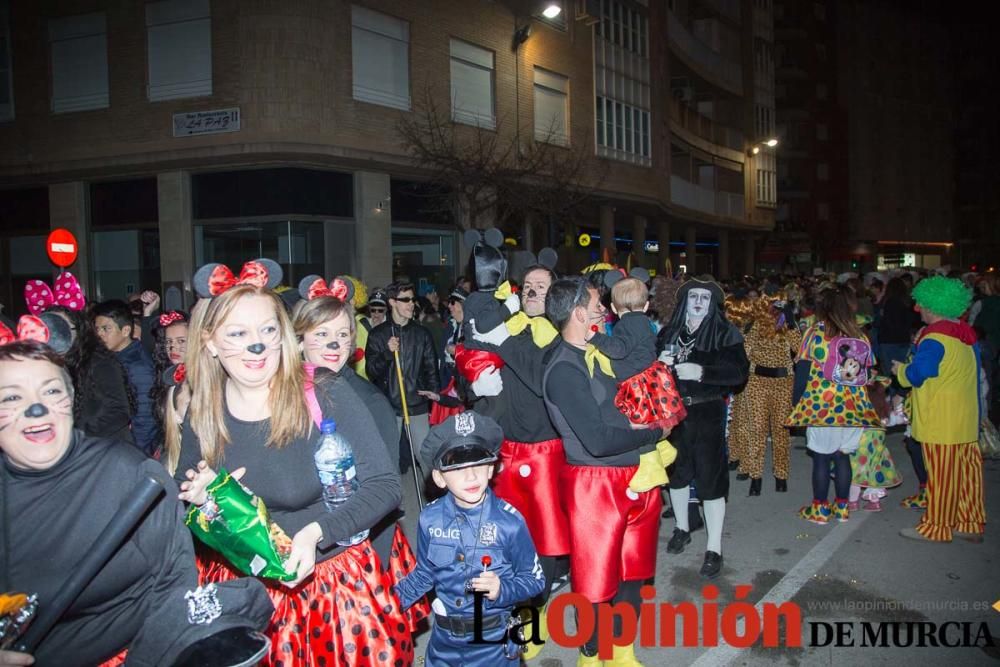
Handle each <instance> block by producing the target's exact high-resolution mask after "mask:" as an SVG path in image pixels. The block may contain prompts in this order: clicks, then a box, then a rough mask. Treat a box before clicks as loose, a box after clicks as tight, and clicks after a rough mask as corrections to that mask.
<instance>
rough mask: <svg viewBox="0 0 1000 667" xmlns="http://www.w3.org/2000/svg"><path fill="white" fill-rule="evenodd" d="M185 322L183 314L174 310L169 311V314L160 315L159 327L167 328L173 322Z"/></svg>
mask: <svg viewBox="0 0 1000 667" xmlns="http://www.w3.org/2000/svg"><path fill="white" fill-rule="evenodd" d="M186 321H187V317H186V316H185V315H184V313H179V312H177V311H176V310H171V311H170V312H169V313H163V314H162V315H160V326H161V327H169V326H170V325H171V324H174V323H175V322H186Z"/></svg>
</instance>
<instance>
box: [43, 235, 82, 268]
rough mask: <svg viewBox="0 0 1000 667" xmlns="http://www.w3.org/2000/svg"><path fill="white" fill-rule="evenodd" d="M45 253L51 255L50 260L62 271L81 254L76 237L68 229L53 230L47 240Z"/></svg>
mask: <svg viewBox="0 0 1000 667" xmlns="http://www.w3.org/2000/svg"><path fill="white" fill-rule="evenodd" d="M45 251H46V252H47V253H48V254H49V259H50V260H51V261H52V263H53V264H55V265H56V266H58V267H59V268H61V269H65V268H66V267H68V266H70V265H72V264H73V262H75V261H76V255H77V253H78V252H79V246H78V245H77V243H76V237H75V236H73V232H71V231H69V230H68V229H62V228H59V229H53V230H52V232H51V233H50V234H49V237H48V238H47V239H45Z"/></svg>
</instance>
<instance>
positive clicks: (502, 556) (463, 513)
mask: <svg viewBox="0 0 1000 667" xmlns="http://www.w3.org/2000/svg"><path fill="white" fill-rule="evenodd" d="M477 532H478V536H477V534H476V533H477ZM477 538H478V539H477ZM483 556H489V557H490V560H491V562H490V567H489V569H490V570H492V571H493V572H496V573H497V576H498V577H500V595H499V596H498V597H497V599H496V600H495V601H491V600H489V599H487V598H484V599H483V603H484V604H483V615H484V616H493V615H495V614H498V613H501V612H507V613H509V612H510V611H511V610H512V609H513V608H514V606H515V605H517V604H518V603H521V602H527V601H528V600H530V599H531V598H533V597H534V596H536V595H538V594H539V593H541V591H542V587H543V586H544V585H545V576H544V575H543V574H542V567H541V565H540V564H539V563H538V554H537V552H536V551H535V544H534V542H532V541H531V535H530V534H529V533H528V527H527V525H526V524H525V523H524V517H522V516H521V514H520V513H519V512H518V511H517V510H516V509H514V507H513V506H512V505H510V504H509V503H507V502H505V501H503V500H500V499H499V498H497V497H496V496H495V495H493V492H492V491H487V492H486V498H485V499H484V500H483V502H482V503H481V504H480V505H479V506H478V507H474V508H472V509H463V508H460V507H459V506H458V505H456V504H455V499H454V497H453V496H452V495H451V494H448V495H446V496H444V497H443V498H439V499H437V500H435V501H434V502H432V503H431V504H429V505H427V507H425V508H424V511H423V512H421V513H420V528H419V534H418V536H417V566H416V567H415V568H414V569H413V571H412V572H410V574H409V575H408V576H407V577H406V578H405V579H403V580H402V581H401V582H399V584H397V586H396V592H397V593H398V594H399V599H400V602H401V603H402V605H403V609H407V608H408V607H410V606H411V605H413V603H415V602H416V601H417V600H419V599H420V598H421V597H423V596H424V595H425V594H426V593H428V592H429V591H430V590H431V589H432V588H433V589H435V590H436V591H437V597H438V599H439V600H440V601H441V602H442V603H444V606H445V609H446V610H447V612H448V613H447V615H448V616H457V617H462V618H465V619H471V618H472V616H473V611H474V599H473V595H472V594H471V593H466V592H465V582H467V581H468V580H469V579H472V578H474V577H476V576H478V575H479V574H480V573H482V571H483V566H482V558H483Z"/></svg>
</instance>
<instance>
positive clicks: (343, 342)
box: [302, 312, 354, 372]
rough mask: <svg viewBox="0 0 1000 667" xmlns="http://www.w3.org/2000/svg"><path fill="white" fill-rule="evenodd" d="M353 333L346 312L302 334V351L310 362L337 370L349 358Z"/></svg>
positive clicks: (352, 343) (352, 344)
mask: <svg viewBox="0 0 1000 667" xmlns="http://www.w3.org/2000/svg"><path fill="white" fill-rule="evenodd" d="M353 348H354V334H353V333H352V332H351V321H350V319H349V318H348V316H347V313H346V312H342V313H340V314H339V315H337V317H335V318H333V319H332V320H329V321H327V322H324V323H323V324H321V325H319V326H318V327H316V328H314V329H312V330H311V331H308V332H307V333H306V334H304V335H303V336H302V351H303V354H304V356H305V359H306V361H307V362H309V363H310V364H316V365H317V366H323V367H324V368H329V369H330V370H332V371H335V372H339V371H340V370H341V369H342V368H343V367H344V366H345V365H346V364H347V362H348V361H349V360H350V357H351V353H352V351H353Z"/></svg>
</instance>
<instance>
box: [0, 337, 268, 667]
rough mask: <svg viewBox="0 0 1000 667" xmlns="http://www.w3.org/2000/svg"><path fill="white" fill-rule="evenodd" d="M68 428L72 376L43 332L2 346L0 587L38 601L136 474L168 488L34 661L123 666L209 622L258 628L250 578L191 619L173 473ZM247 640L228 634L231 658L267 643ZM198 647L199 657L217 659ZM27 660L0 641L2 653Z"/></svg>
mask: <svg viewBox="0 0 1000 667" xmlns="http://www.w3.org/2000/svg"><path fill="white" fill-rule="evenodd" d="M73 427H74V422H73V385H72V383H71V381H70V376H69V373H67V371H66V369H65V368H64V366H63V362H62V359H60V358H59V356H58V355H56V354H55V353H54V352H53V351H52V350H50V349H49V348H48V347H46V346H45V345H42V344H41V343H35V342H15V343H11V344H9V345H4V346H0V452H2V454H0V495H2V497H3V501H2V503H0V525H3V527H4V530H5V534H4V537H3V540H2V542H0V549H2V552H0V591H18V592H24V593H37V595H38V601H39V611H40V612H41V611H42V610H44V608H45V605H46V604H48V603H50V602H51V601H52V600H53V598H54V597H55V596H56V595H57V594H58V593H60V592H62V590H61V589H62V587H63V585H64V583H65V582H66V581H67V580H68V579H69V578H70V575H71V574H72V572H73V571H74V569H75V568H76V567H77V566H78V565H79V562H80V559H81V558H82V556H83V555H84V554H85V553H86V552H87V551H88V550H90V549H92V548H93V547H94V546H95V544H96V543H97V539H98V538H99V537H100V536H101V533H102V531H103V529H104V526H105V525H107V523H108V522H109V521H110V520H111V519H112V518H113V516H114V514H115V513H116V512H118V511H120V510H121V508H122V505H123V504H125V503H126V502H127V501H128V500H130V495H131V492H132V489H133V487H134V486H135V484H136V483H138V482H139V481H140V480H142V479H144V478H148V477H152V478H154V479H156V480H157V481H159V482H160V483H161V484H162V485H163V486H164V487H165V488H166V489H167V493H166V495H163V494H161V495H160V496H159V498H158V499H157V500H156V501H155V502H154V504H153V505H152V508H151V509H150V510H149V511H148V512H147V514H146V515H145V517H144V518H143V519H142V521H141V523H139V525H138V526H137V527H136V528H135V530H133V531H132V532H131V533H130V534H129V536H128V538H127V540H126V541H125V543H124V544H123V545H121V547H120V548H118V549H117V550H115V552H114V553H113V555H112V556H111V559H110V560H109V561H108V562H107V564H106V565H104V566H103V568H102V569H101V570H100V572H99V573H98V574H97V575H96V577H94V579H93V580H91V581H90V582H88V583H87V584H86V586H85V587H84V589H83V591H82V592H81V593H80V595H79V597H77V598H76V599H75V601H74V602H73V603H72V604H71V605H70V607H69V608H68V609H67V610H66V611H65V612H64V613H63V615H62V616H61V617H60V618H59V620H58V622H57V623H56V625H55V626H54V627H53V628H52V630H51V631H50V632H49V633H48V634H47V635H46V636H45V637H43V638H42V641H41V643H40V644H39V645H38V646H37V647H36V649H35V652H34V660H35V663H36V664H38V665H59V666H60V667H77V666H80V667H93V665H102V666H107V665H120V664H121V663H122V658H123V656H124V651H125V649H127V650H128V659H129V664H136V665H173V664H175V661H176V660H177V658H178V656H179V655H180V654H181V653H182V652H183V651H184V650H185V649H186V647H190V646H191V645H193V644H195V643H196V642H200V641H203V640H206V641H207V640H209V639H210V638H211V637H212V636H214V635H216V633H220V634H221V632H222V631H225V630H227V629H235V628H240V627H242V628H253V627H257V628H262V627H263V626H264V625H265V624H266V623H267V619H268V617H269V616H270V614H271V611H272V607H271V604H270V602H269V601H268V599H267V596H266V594H265V592H264V590H263V587H262V586H261V585H260V584H259V583H258V582H256V581H253V580H247V579H243V580H241V581H239V582H233V583H232V584H227V585H226V586H225V587H224V588H220V589H219V590H218V602H219V603H220V604H221V616H220V617H217V618H216V619H214V621H213V622H212V623H211V624H199V623H196V622H194V621H189V620H188V613H187V612H188V606H187V602H186V600H185V597H186V596H187V595H188V593H189V592H190V591H192V590H193V589H194V588H195V587H196V586H197V581H198V571H197V569H196V568H195V562H194V550H193V549H192V546H191V535H190V533H189V531H188V530H187V528H185V526H184V520H183V515H182V510H181V506H180V503H178V502H177V500H176V499H175V495H176V493H177V487H176V486H175V484H174V482H173V480H171V479H170V477H169V476H167V474H166V473H165V472H164V470H163V467H162V466H160V465H159V464H158V463H156V462H155V461H152V460H150V459H147V458H145V457H144V456H143V455H142V453H141V452H139V451H138V450H136V448H135V447H131V446H128V445H126V444H124V443H122V442H120V441H116V440H110V439H106V438H95V437H92V436H88V435H86V434H84V433H83V432H81V431H79V430H74V428H73ZM216 639H217V640H219V641H222V639H223V638H222V637H221V636H220V637H216ZM244 639H245V641H244V642H240V643H239V645H238V646H237V644H233V643H231V642H229V641H228V640H227V641H226V644H227V645H228V647H229V649H228V650H227V652H226V655H227V657H230V658H233V659H234V660H233V663H234V662H236V660H235V659H236V658H237V652H236V651H235V649H236V648H237V647H239V648H240V649H241V650H246V651H247V652H246V653H245V654H244V658H249V657H250V656H251V655H254V654H255V653H257V652H258V651H260V650H261V649H262V648H263V643H264V642H263V640H262V639H260V638H257V639H254V638H253V637H250V636H245V635H244ZM202 646H203V648H209V647H208V646H205V645H202ZM218 646H219V644H216V650H218ZM230 651H231V652H230ZM202 657H203V658H204V659H203V660H200V661H197V660H196V661H194V662H195V663H196V664H205V665H208V664H219V663H218V662H213V661H211V660H210V659H208V658H206V657H205V655H204V654H202ZM25 659H26V658H25V656H24V655H23V654H13V655H12V654H11V653H10V652H6V651H0V664H28V663H27V662H24V660H25ZM18 660H21V662H18ZM233 663H231V662H227V663H225V664H233Z"/></svg>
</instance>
